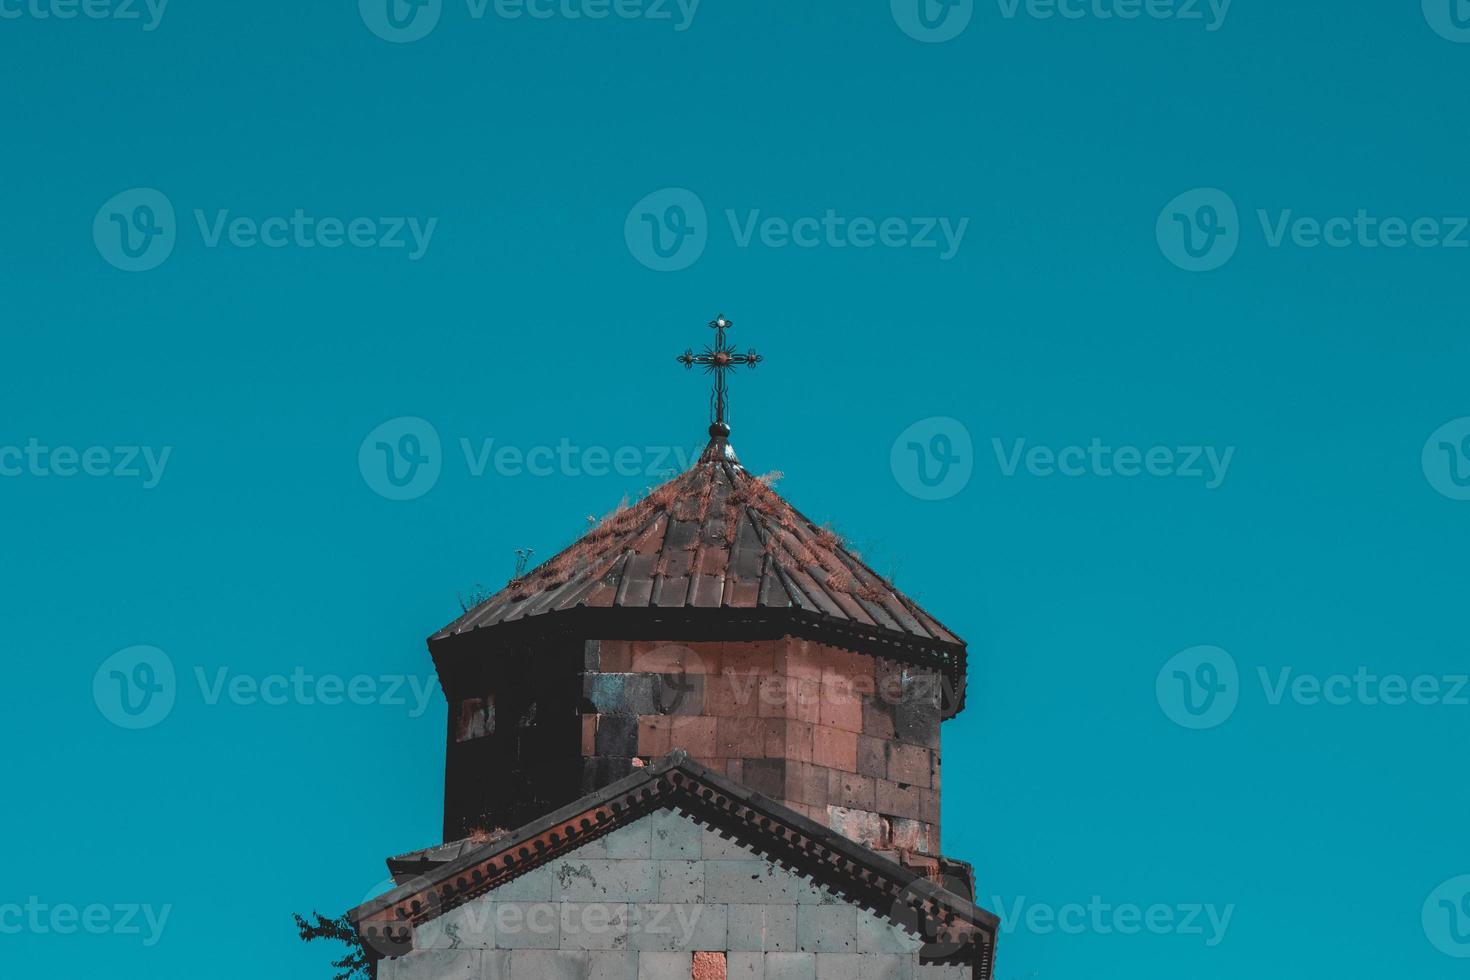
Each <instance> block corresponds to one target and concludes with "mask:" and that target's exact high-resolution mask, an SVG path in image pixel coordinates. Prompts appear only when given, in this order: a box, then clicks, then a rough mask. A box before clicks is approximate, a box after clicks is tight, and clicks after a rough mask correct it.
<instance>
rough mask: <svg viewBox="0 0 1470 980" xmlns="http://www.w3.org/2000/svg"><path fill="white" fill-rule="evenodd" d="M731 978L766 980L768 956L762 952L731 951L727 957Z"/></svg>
mask: <svg viewBox="0 0 1470 980" xmlns="http://www.w3.org/2000/svg"><path fill="white" fill-rule="evenodd" d="M726 959H727V963H726V968H725V971H726V976H728V977H729V980H765V977H766V958H765V956H764V955H763V954H761V953H739V952H733V951H732V952H731V953H729V954H728V956H727V957H726Z"/></svg>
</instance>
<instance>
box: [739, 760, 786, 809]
mask: <svg viewBox="0 0 1470 980" xmlns="http://www.w3.org/2000/svg"><path fill="white" fill-rule="evenodd" d="M741 774H742V778H741V782H743V783H744V784H745V785H746V786H748V787H750V788H751V789H753V790H755V791H756V792H757V793H760V794H762V795H763V796H768V797H770V798H771V799H773V800H779V799H782V798H783V797H784V796H785V792H786V760H785V759H747V760H745V762H744V764H743V765H742V766H741Z"/></svg>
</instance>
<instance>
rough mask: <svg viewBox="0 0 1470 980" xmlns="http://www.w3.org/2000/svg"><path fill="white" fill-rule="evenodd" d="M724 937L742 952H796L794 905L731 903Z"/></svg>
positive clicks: (729, 944)
mask: <svg viewBox="0 0 1470 980" xmlns="http://www.w3.org/2000/svg"><path fill="white" fill-rule="evenodd" d="M727 920H728V926H727V930H726V941H727V943H728V948H729V949H731V950H740V951H742V952H757V951H759V952H767V953H794V952H796V906H795V905H731V906H729V913H728V916H727Z"/></svg>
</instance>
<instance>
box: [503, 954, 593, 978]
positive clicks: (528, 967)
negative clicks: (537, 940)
mask: <svg viewBox="0 0 1470 980" xmlns="http://www.w3.org/2000/svg"><path fill="white" fill-rule="evenodd" d="M587 968H588V961H587V954H586V953H585V952H582V951H580V950H577V951H572V950H564V949H517V950H514V951H513V952H512V953H511V954H510V980H587Z"/></svg>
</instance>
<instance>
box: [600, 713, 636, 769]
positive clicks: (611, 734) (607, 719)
mask: <svg viewBox="0 0 1470 980" xmlns="http://www.w3.org/2000/svg"><path fill="white" fill-rule="evenodd" d="M596 744H597V754H598V755H601V756H611V757H618V758H626V757H629V756H634V755H637V754H638V718H637V717H636V716H634V715H602V716H600V717H599V718H598V719H597V743H596Z"/></svg>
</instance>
